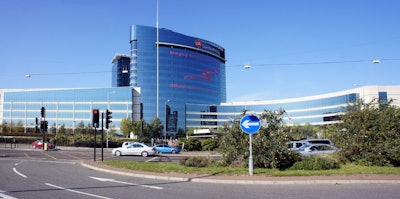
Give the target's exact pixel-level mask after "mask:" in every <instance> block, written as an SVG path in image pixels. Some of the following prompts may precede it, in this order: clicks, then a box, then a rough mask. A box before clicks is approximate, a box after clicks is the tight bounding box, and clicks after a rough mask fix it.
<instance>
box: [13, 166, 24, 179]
mask: <svg viewBox="0 0 400 199" xmlns="http://www.w3.org/2000/svg"><path fill="white" fill-rule="evenodd" d="M13 171H14V172H15V173H16V174H18V175H20V176H22V177H24V178H27V177H26V175H24V174H22V173H20V172H18V171H17V169H16V168H15V167H14V168H13Z"/></svg>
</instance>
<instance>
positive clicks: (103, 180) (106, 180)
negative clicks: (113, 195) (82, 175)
mask: <svg viewBox="0 0 400 199" xmlns="http://www.w3.org/2000/svg"><path fill="white" fill-rule="evenodd" d="M89 178H92V179H95V180H98V181H101V182H115V183H119V184H127V185H133V186H141V187H146V188H150V189H164V188H162V187H157V186H150V185H142V184H135V183H130V182H123V181H118V180H114V179H109V178H97V177H91V176H89Z"/></svg>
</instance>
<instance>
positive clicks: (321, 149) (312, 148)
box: [299, 144, 339, 156]
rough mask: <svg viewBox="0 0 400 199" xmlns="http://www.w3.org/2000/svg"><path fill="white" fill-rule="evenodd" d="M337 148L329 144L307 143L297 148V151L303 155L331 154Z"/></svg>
mask: <svg viewBox="0 0 400 199" xmlns="http://www.w3.org/2000/svg"><path fill="white" fill-rule="evenodd" d="M337 151H339V149H338V148H337V147H335V146H332V145H330V144H307V145H303V146H302V147H300V148H299V152H300V154H301V155H303V156H310V155H323V154H332V153H335V152H337Z"/></svg>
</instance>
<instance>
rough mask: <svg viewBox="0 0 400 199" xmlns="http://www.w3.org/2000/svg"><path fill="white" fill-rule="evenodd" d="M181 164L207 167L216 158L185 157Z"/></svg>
mask: <svg viewBox="0 0 400 199" xmlns="http://www.w3.org/2000/svg"><path fill="white" fill-rule="evenodd" d="M179 164H180V165H183V166H188V167H207V166H210V165H212V164H214V160H213V159H211V158H209V157H203V156H194V157H183V158H182V159H181V160H180V161H179Z"/></svg>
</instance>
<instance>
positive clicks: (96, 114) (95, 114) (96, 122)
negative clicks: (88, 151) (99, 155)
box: [92, 109, 100, 161]
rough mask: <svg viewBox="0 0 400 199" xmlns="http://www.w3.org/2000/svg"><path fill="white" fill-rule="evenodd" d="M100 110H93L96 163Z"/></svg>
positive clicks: (94, 157) (94, 156) (94, 155)
mask: <svg viewBox="0 0 400 199" xmlns="http://www.w3.org/2000/svg"><path fill="white" fill-rule="evenodd" d="M99 113H100V112H99V109H93V110H92V125H93V127H94V146H93V159H94V161H96V134H97V127H99Z"/></svg>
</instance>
